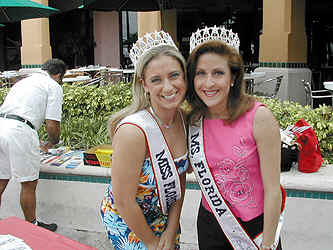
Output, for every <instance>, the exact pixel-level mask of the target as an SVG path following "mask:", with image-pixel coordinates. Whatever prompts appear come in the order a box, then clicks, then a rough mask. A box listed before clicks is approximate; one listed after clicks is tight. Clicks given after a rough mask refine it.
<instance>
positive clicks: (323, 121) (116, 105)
mask: <svg viewBox="0 0 333 250" xmlns="http://www.w3.org/2000/svg"><path fill="white" fill-rule="evenodd" d="M63 89H64V104H63V120H62V123H61V139H62V140H63V141H64V144H65V145H67V146H70V147H71V148H81V149H87V148H90V147H92V146H95V145H98V144H102V143H110V139H109V138H108V137H107V129H106V123H107V120H108V118H109V116H110V114H111V113H113V112H115V111H117V110H119V109H121V108H123V107H125V106H127V105H128V104H129V103H130V102H131V98H132V94H131V84H126V83H119V84H115V85H106V86H102V87H96V86H88V87H77V86H70V85H64V86H63ZM8 90H9V89H8V88H2V89H0V104H1V103H2V102H3V99H4V97H5V96H6V94H7V93H8ZM259 100H260V101H262V102H263V103H265V104H266V105H267V107H268V108H269V109H270V110H272V112H273V114H274V115H275V117H276V119H277V121H278V122H279V125H280V127H281V128H283V129H285V128H286V127H287V126H288V125H293V124H295V123H296V122H297V121H298V120H299V119H301V118H304V119H305V120H306V121H307V122H308V123H309V124H310V125H311V126H312V127H313V128H314V130H315V132H316V135H317V138H318V141H319V146H320V149H321V152H322V155H323V157H324V159H325V160H326V162H328V163H330V164H333V153H332V151H333V111H332V107H330V106H326V105H322V106H320V107H319V108H316V109H312V108H311V107H310V106H305V107H304V106H302V105H300V104H298V103H295V102H290V101H283V102H282V101H280V100H279V99H260V98H259ZM184 107H187V105H186V104H185V105H184ZM39 135H40V138H41V139H42V140H43V139H46V137H47V135H46V131H45V128H44V127H42V128H41V129H40V130H39Z"/></svg>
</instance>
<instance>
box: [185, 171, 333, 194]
mask: <svg viewBox="0 0 333 250" xmlns="http://www.w3.org/2000/svg"><path fill="white" fill-rule="evenodd" d="M186 182H188V183H191V184H197V180H196V178H195V175H194V173H191V174H188V175H187V181H186ZM280 182H281V185H282V186H283V187H284V188H285V189H287V190H304V191H315V192H332V193H333V165H327V166H325V167H321V168H320V169H319V171H317V172H314V173H302V172H300V171H298V169H297V165H296V166H294V167H292V168H291V169H290V171H288V172H282V173H281V178H280Z"/></svg>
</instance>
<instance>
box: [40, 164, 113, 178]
mask: <svg viewBox="0 0 333 250" xmlns="http://www.w3.org/2000/svg"><path fill="white" fill-rule="evenodd" d="M68 164H69V162H68V163H67V164H66V163H64V164H63V165H61V166H53V165H50V164H47V165H42V166H41V169H40V172H42V173H50V174H70V175H85V176H102V177H108V176H111V168H104V167H96V166H87V165H84V164H83V162H82V163H81V164H80V165H79V166H77V167H76V168H73V169H72V168H66V166H67V165H68Z"/></svg>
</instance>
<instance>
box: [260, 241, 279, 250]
mask: <svg viewBox="0 0 333 250" xmlns="http://www.w3.org/2000/svg"><path fill="white" fill-rule="evenodd" d="M276 248H277V245H276V244H275V242H274V243H273V244H272V245H270V246H265V245H263V244H262V243H261V245H260V249H261V250H275V249H276Z"/></svg>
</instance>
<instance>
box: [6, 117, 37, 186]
mask: <svg viewBox="0 0 333 250" xmlns="http://www.w3.org/2000/svg"><path fill="white" fill-rule="evenodd" d="M0 128H1V129H0V179H10V178H11V177H14V178H16V179H17V181H18V182H25V181H34V180H36V179H38V177H39V170H40V147H39V137H38V134H37V131H36V130H34V129H32V128H30V127H29V126H28V125H27V124H25V123H23V122H20V121H16V120H12V119H5V118H0Z"/></svg>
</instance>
